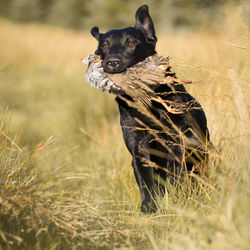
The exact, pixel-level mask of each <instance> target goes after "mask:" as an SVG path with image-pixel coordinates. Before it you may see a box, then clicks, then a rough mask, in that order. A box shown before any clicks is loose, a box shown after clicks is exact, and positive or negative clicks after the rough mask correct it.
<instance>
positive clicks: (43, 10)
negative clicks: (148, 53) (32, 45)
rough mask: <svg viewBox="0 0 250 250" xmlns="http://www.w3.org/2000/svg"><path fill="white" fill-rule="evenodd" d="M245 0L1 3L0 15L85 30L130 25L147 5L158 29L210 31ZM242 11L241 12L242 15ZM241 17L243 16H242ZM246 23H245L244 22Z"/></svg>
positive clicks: (9, 0) (37, 0)
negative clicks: (228, 10)
mask: <svg viewBox="0 0 250 250" xmlns="http://www.w3.org/2000/svg"><path fill="white" fill-rule="evenodd" d="M247 2H248V0H189V1H186V0H145V1H141V0H140V1H133V0H106V1H102V0H92V1H86V0H71V1H68V0H32V1H29V0H1V2H0V15H1V16H2V17H5V18H8V19H10V20H13V21H15V22H26V23H27V22H35V23H47V24H53V25H58V26H62V27H65V28H73V29H78V30H84V29H87V30H89V29H90V27H91V26H93V25H94V24H98V25H99V26H100V27H101V28H106V29H109V28H113V27H123V26H131V25H133V18H134V12H135V10H136V9H137V8H138V7H139V6H140V5H142V4H145V3H146V4H148V5H149V6H150V12H151V14H152V15H153V16H154V22H155V24H156V25H157V27H158V29H161V28H162V29H165V30H167V29H168V28H174V29H176V28H177V29H179V28H181V29H195V28H204V27H205V28H214V27H216V26H217V24H218V23H220V22H221V21H222V20H223V19H224V18H225V16H226V12H227V9H229V8H234V7H235V5H239V4H244V3H245V4H247ZM245 12H246V11H245V10H244V11H243V12H242V16H243V17H244V16H245V14H246V13H245ZM244 18H245V17H244ZM248 21H249V20H248Z"/></svg>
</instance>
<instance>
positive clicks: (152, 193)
mask: <svg viewBox="0 0 250 250" xmlns="http://www.w3.org/2000/svg"><path fill="white" fill-rule="evenodd" d="M141 157H143V156H133V161H132V166H133V168H134V173H135V178H136V181H137V184H138V186H139V189H140V193H141V199H142V204H141V212H143V213H154V212H156V210H157V206H156V201H155V198H156V194H157V193H156V192H157V189H156V183H155V181H154V169H153V168H151V167H144V166H143V164H142V158H141Z"/></svg>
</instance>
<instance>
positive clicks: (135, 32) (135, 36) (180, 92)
mask: <svg viewBox="0 0 250 250" xmlns="http://www.w3.org/2000/svg"><path fill="white" fill-rule="evenodd" d="M91 34H92V35H93V36H94V37H95V38H96V39H97V40H98V42H99V45H98V49H97V50H96V54H97V55H100V56H101V58H102V60H103V62H102V63H103V67H104V71H106V72H108V73H119V72H122V71H125V70H126V69H127V68H128V67H131V66H133V65H134V64H136V63H138V62H140V61H142V60H144V59H145V58H146V57H148V56H151V55H153V54H155V53H156V51H155V46H156V42H157V37H156V35H155V29H154V25H153V22H152V20H151V17H150V15H149V11H148V6H147V5H143V6H141V7H140V8H139V9H138V10H137V12H136V23H135V27H128V28H125V29H114V30H110V31H108V32H107V33H105V34H102V33H99V29H98V28H97V27H94V28H92V30H91ZM170 74H171V73H170ZM166 75H167V73H166ZM171 75H172V76H173V77H175V75H174V74H173V73H172V74H171ZM173 89H174V91H173ZM155 92H156V93H157V95H158V96H161V98H162V99H163V100H165V101H174V102H176V103H190V106H189V110H188V111H186V112H185V114H171V113H168V112H167V111H166V110H165V108H164V107H163V106H162V105H161V104H159V103H154V102H152V107H151V111H152V117H149V116H148V115H145V114H142V113H141V112H140V111H139V110H138V109H136V108H132V107H131V106H129V105H128V103H127V102H126V99H127V100H130V101H131V98H130V97H129V96H126V95H125V94H123V93H122V92H121V93H116V94H117V98H116V101H117V103H118V105H119V111H120V115H121V119H120V122H121V126H122V132H123V137H124V141H125V143H126V146H127V148H128V150H129V152H130V153H131V155H132V157H133V160H132V165H133V168H134V173H135V177H136V181H137V183H138V185H139V188H140V192H141V198H142V205H141V211H142V212H146V213H150V212H154V211H156V209H157V207H156V203H155V198H156V195H159V194H162V193H164V181H162V180H166V178H170V180H171V182H174V181H175V180H181V179H182V178H181V176H182V172H183V171H182V170H189V171H190V170H192V168H193V167H194V166H197V164H198V165H199V163H200V162H202V161H203V160H204V158H206V149H205V143H206V142H208V141H209V132H208V129H207V121H206V117H205V114H204V111H203V110H202V108H201V106H200V104H199V103H198V102H197V101H195V99H194V98H193V97H192V96H191V95H189V94H188V93H187V92H186V90H185V88H184V86H183V85H173V86H168V85H161V86H160V87H158V88H157V89H156V90H155ZM166 114H167V115H166ZM155 119H157V121H159V122H160V124H161V125H159V123H158V122H156V120H155ZM162 125H164V127H163V126H162ZM152 131H154V132H152ZM155 131H156V132H155ZM166 131H168V132H166ZM180 134H181V136H180ZM183 138H184V139H183ZM150 162H151V163H152V164H151V165H150V164H148V163H150Z"/></svg>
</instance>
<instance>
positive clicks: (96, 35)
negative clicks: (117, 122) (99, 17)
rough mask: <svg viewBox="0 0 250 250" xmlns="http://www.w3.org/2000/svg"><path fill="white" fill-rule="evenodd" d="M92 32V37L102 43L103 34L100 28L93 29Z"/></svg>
mask: <svg viewBox="0 0 250 250" xmlns="http://www.w3.org/2000/svg"><path fill="white" fill-rule="evenodd" d="M90 32H91V34H92V36H93V37H95V38H96V39H97V41H100V37H101V33H99V28H98V27H96V26H95V27H93V28H92V29H91V31H90Z"/></svg>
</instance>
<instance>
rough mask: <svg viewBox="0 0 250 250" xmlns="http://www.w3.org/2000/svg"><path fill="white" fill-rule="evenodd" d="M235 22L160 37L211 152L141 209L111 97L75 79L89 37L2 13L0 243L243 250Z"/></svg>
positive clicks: (241, 78)
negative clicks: (203, 170) (198, 113)
mask: <svg viewBox="0 0 250 250" xmlns="http://www.w3.org/2000/svg"><path fill="white" fill-rule="evenodd" d="M233 20H235V24H234V25H231V26H230V24H227V23H226V24H225V26H223V27H224V30H223V32H218V33H217V34H214V35H212V34H205V33H203V32H200V33H196V34H194V33H177V34H162V35H161V33H160V32H159V34H158V40H159V43H158V52H159V54H163V55H170V56H171V57H172V59H171V63H172V65H173V70H174V71H176V72H177V74H178V76H179V77H180V78H181V79H184V80H192V81H193V84H192V85H190V86H189V87H188V89H189V91H190V93H191V94H192V95H194V96H195V97H196V98H197V99H198V101H199V102H200V103H201V104H202V106H203V108H204V110H205V111H206V114H207V118H208V126H209V130H210V133H211V141H212V143H213V145H214V146H215V148H216V151H215V152H214V153H213V154H211V156H210V162H209V164H208V169H209V171H208V172H209V175H208V177H205V176H202V180H199V181H197V183H196V184H190V180H189V178H186V179H185V181H184V183H183V184H182V185H176V186H173V185H171V184H170V183H168V182H167V184H166V185H167V187H168V194H167V195H166V196H165V197H164V198H163V200H161V201H160V202H159V211H158V212H157V213H156V214H154V215H143V214H141V213H140V212H139V207H140V196H139V190H138V188H137V185H136V182H135V180H134V176H133V170H132V167H131V157H130V155H129V153H128V152H127V150H126V148H125V146H124V143H123V139H122V134H121V128H120V125H119V113H118V109H117V105H116V103H115V101H114V96H111V95H108V94H104V93H101V92H99V91H98V90H97V89H94V88H92V87H90V86H89V84H88V83H87V82H85V80H84V67H83V66H82V65H81V63H80V58H81V57H82V56H86V55H87V54H89V53H93V52H94V50H95V49H96V41H95V40H94V39H93V38H92V37H91V36H90V35H89V34H86V33H76V32H72V31H67V30H62V29H57V28H52V27H48V26H37V25H17V24H15V25H14V24H12V23H9V22H7V21H5V20H1V21H0V34H1V39H0V100H1V103H0V111H1V126H0V148H1V151H0V167H1V169H0V179H1V184H0V243H1V246H2V249H18V248H19V249H84V248H85V249H89V248H98V249H99V248H101V247H103V248H106V249H112V248H119V247H127V248H138V249H247V247H248V246H249V243H250V242H249V230H250V228H249V225H250V221H249V218H250V216H249V211H250V201H249V197H250V189H249V185H248V182H249V157H248V155H249V125H248V124H249V82H250V73H249V66H250V65H249V53H250V52H249V49H250V48H249V39H248V37H247V33H246V30H245V28H244V27H243V26H242V24H241V22H240V20H238V19H233ZM236 23H237V24H238V26H237V25H236ZM240 47H244V48H245V49H243V48H240Z"/></svg>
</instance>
